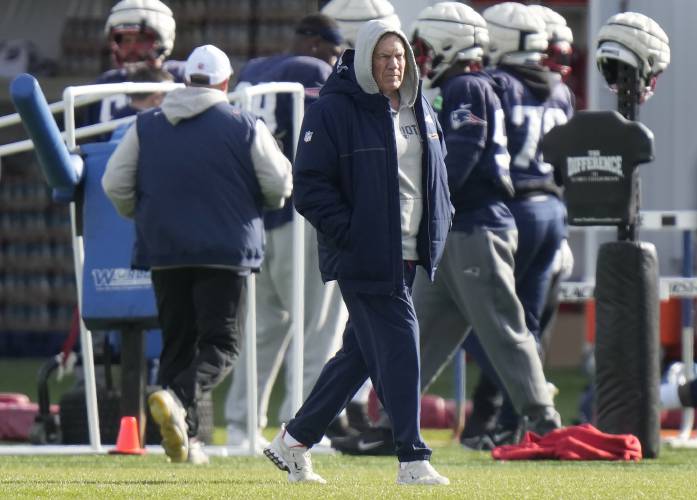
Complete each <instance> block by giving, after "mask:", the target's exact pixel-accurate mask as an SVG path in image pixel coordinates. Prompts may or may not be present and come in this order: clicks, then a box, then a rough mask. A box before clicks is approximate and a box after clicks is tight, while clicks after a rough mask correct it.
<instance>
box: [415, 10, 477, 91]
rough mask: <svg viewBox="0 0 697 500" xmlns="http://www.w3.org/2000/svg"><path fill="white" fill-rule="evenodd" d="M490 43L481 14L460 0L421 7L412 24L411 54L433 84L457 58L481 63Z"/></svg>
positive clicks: (430, 83)
mask: <svg viewBox="0 0 697 500" xmlns="http://www.w3.org/2000/svg"><path fill="white" fill-rule="evenodd" d="M488 45H489V32H488V31H487V28H486V22H485V21H484V18H483V17H482V16H480V15H479V14H478V13H477V12H476V11H475V10H474V9H472V8H471V7H468V6H467V5H465V4H462V3H460V2H439V3H437V4H434V5H431V6H429V7H426V8H425V9H423V10H422V11H421V12H420V13H419V15H418V17H417V19H416V22H415V23H414V25H413V29H412V46H413V47H414V57H415V58H416V63H417V64H418V66H419V70H420V71H421V74H422V75H423V76H424V83H425V85H426V87H432V86H433V85H434V84H436V83H437V82H438V79H439V78H440V77H441V75H442V74H443V73H444V72H445V71H446V70H447V69H448V68H450V67H451V66H452V65H453V64H455V63H456V62H457V61H476V62H479V63H481V61H482V57H483V55H484V50H485V49H486V48H487V46H488Z"/></svg>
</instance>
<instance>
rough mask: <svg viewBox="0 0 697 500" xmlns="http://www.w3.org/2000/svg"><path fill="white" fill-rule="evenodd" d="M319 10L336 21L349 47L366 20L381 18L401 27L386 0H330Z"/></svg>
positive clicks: (353, 42) (391, 24) (352, 45)
mask: <svg viewBox="0 0 697 500" xmlns="http://www.w3.org/2000/svg"><path fill="white" fill-rule="evenodd" d="M320 12H322V14H325V15H327V16H329V17H331V18H333V19H334V20H335V21H336V23H337V24H338V25H339V31H340V32H341V35H342V36H343V37H344V41H345V42H346V44H347V45H348V46H349V47H354V46H355V45H356V35H357V34H358V30H359V29H360V27H361V25H362V24H363V23H365V22H366V21H370V20H372V19H382V20H383V21H385V22H386V23H387V24H389V25H390V26H392V27H394V28H401V27H402V25H401V23H400V22H399V17H398V16H397V13H396V12H395V10H394V7H393V6H392V4H391V3H390V2H389V1H388V0H331V1H330V2H329V3H328V4H327V5H325V6H324V7H322V10H321V11H320Z"/></svg>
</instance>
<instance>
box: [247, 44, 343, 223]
mask: <svg viewBox="0 0 697 500" xmlns="http://www.w3.org/2000/svg"><path fill="white" fill-rule="evenodd" d="M331 72H332V67H331V66H330V65H329V64H327V63H326V62H324V61H322V60H320V59H317V58H316V57H308V56H296V55H291V54H279V55H276V56H270V57H259V58H256V59H252V60H251V61H249V62H248V63H247V64H246V65H245V67H244V68H242V71H241V72H240V76H239V78H238V82H239V83H238V84H237V86H236V87H235V88H236V89H237V90H239V89H241V88H244V87H247V86H250V85H257V84H260V83H267V82H297V83H301V84H302V85H303V87H305V107H306V108H307V106H308V105H309V104H311V103H313V102H314V101H316V100H317V98H318V96H319V89H320V87H322V85H324V82H326V81H327V78H329V75H330V74H331ZM252 112H253V113H254V114H256V115H257V116H258V117H259V118H261V119H262V120H264V122H265V123H266V126H267V127H268V128H269V130H270V131H271V133H272V134H273V135H274V137H276V139H278V141H280V143H281V147H282V149H283V154H285V155H286V157H287V158H288V159H289V160H291V161H292V160H293V101H292V98H291V96H290V94H266V95H263V96H258V97H255V98H254V99H253V100H252ZM292 217H293V207H292V203H289V202H286V204H285V206H284V207H283V208H282V209H280V210H273V211H269V212H267V213H266V214H265V216H264V224H265V226H266V228H267V229H273V228H274V227H278V226H280V225H282V224H284V223H286V222H289V221H290V220H291V219H292Z"/></svg>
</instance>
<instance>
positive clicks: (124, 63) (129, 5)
mask: <svg viewBox="0 0 697 500" xmlns="http://www.w3.org/2000/svg"><path fill="white" fill-rule="evenodd" d="M175 28H176V23H175V21H174V17H173V15H172V11H171V9H170V8H169V7H167V6H166V5H165V4H164V3H162V2H160V0H121V1H120V2H118V3H117V4H116V5H114V7H112V9H111V12H110V14H109V17H108V18H107V21H106V24H105V26H104V34H105V36H106V37H107V41H108V45H109V51H110V53H111V63H112V66H113V68H112V69H110V70H108V71H106V72H105V73H103V74H102V75H100V76H99V77H98V78H97V80H96V81H95V82H94V83H95V84H101V83H120V82H125V81H129V80H128V78H129V74H132V73H133V72H134V67H135V68H137V67H138V66H143V65H145V66H150V67H153V68H162V69H164V70H165V71H168V72H169V73H171V74H172V76H173V78H174V80H175V81H177V82H183V81H184V63H183V62H182V61H168V60H166V58H167V57H168V56H169V55H170V54H171V53H172V48H173V47H174V35H175ZM128 103H129V99H128V96H127V95H125V94H117V95H112V96H109V97H105V98H104V99H102V100H101V101H100V102H98V103H96V104H94V105H92V106H89V108H88V116H87V123H99V122H107V121H109V120H111V119H112V118H113V116H114V112H115V111H116V110H117V109H119V108H123V107H125V106H127V105H128Z"/></svg>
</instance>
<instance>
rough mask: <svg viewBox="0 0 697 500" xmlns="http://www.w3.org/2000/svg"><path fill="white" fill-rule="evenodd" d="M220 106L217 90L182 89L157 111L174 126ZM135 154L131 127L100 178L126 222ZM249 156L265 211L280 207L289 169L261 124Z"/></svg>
mask: <svg viewBox="0 0 697 500" xmlns="http://www.w3.org/2000/svg"><path fill="white" fill-rule="evenodd" d="M221 102H229V101H228V97H227V95H226V94H225V93H224V92H222V91H220V90H218V89H212V88H207V87H184V88H178V89H175V90H173V91H172V92H170V93H169V94H167V96H166V97H165V99H164V101H162V106H161V107H162V112H163V113H164V115H165V117H166V118H167V121H169V122H170V123H171V124H172V125H176V124H177V123H179V122H180V121H181V120H184V119H187V118H191V117H193V116H196V115H198V114H201V113H203V112H204V111H206V110H207V109H208V108H210V107H211V106H215V105H216V104H219V103H221ZM139 151H140V144H139V142H138V133H137V130H136V127H135V126H131V127H130V128H129V129H128V131H127V132H126V134H125V135H124V137H123V139H122V140H121V143H120V144H119V145H118V147H117V148H116V150H115V151H114V153H113V154H112V155H111V158H109V162H108V163H107V167H106V171H105V172H104V176H103V177H102V187H103V188H104V192H105V193H106V195H107V196H108V197H109V199H111V201H112V203H113V204H114V206H115V207H116V210H117V211H118V212H119V213H120V214H121V215H123V216H124V217H128V218H133V216H134V214H135V208H136V189H135V188H136V177H137V170H138V153H139ZM251 156H252V163H253V164H254V172H255V173H256V176H257V179H258V180H259V186H260V187H261V193H262V195H263V197H264V205H265V206H266V207H268V208H280V207H282V206H283V203H284V200H285V198H287V197H288V196H290V193H291V191H292V189H293V180H292V172H291V165H290V162H289V161H288V159H287V158H286V157H285V156H284V155H283V153H281V150H280V149H279V148H278V145H277V143H276V140H275V139H274V138H273V136H272V135H271V132H269V129H268V128H267V127H266V125H265V124H264V122H262V121H261V120H257V121H256V125H255V134H254V142H253V143H252V149H251Z"/></svg>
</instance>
